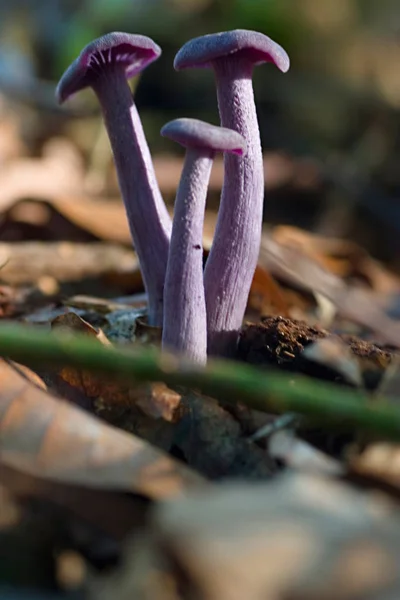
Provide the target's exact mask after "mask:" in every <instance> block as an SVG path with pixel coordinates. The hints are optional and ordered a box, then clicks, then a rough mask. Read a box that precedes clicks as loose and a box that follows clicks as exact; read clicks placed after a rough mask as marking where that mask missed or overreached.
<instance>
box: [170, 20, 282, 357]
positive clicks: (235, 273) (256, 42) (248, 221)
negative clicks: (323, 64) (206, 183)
mask: <svg viewBox="0 0 400 600" xmlns="http://www.w3.org/2000/svg"><path fill="white" fill-rule="evenodd" d="M263 62H272V63H274V64H275V65H276V66H277V67H278V68H279V69H280V70H281V71H283V72H286V71H287V70H288V68H289V58H288V56H287V54H286V52H285V51H284V50H283V48H281V46H279V45H278V44H276V43H275V42H273V41H272V40H271V39H270V38H268V37H267V36H265V35H263V34H262V33H258V32H255V31H246V30H241V29H238V30H235V31H228V32H223V33H216V34H211V35H205V36H202V37H199V38H195V39H193V40H190V41H189V42H187V43H186V44H185V45H184V46H183V47H182V48H181V49H180V50H179V52H178V54H177V55H176V57H175V61H174V66H175V69H177V70H180V69H185V68H188V67H211V68H212V69H214V73H215V79H216V86H217V96H218V108H219V113H220V118H221V125H223V126H224V127H228V128H230V129H234V130H235V131H238V132H239V133H240V134H241V135H242V136H243V137H244V139H245V140H246V142H247V154H246V155H245V156H244V157H238V156H233V155H226V156H225V180H224V186H223V189H222V195H221V204H220V210H219V215H218V221H217V226H216V232H215V237H214V242H213V245H212V248H211V251H210V255H209V257H208V260H207V264H206V268H205V273H204V286H205V294H206V305H207V322H208V351H209V353H211V354H215V353H218V354H224V353H226V352H228V351H229V346H230V344H231V337H232V332H233V333H234V332H235V331H237V330H238V329H239V328H240V326H241V324H242V321H243V317H244V313H245V310H246V304H247V299H248V295H249V291H250V287H251V282H252V279H253V275H254V271H255V268H256V266H257V259H258V254H259V249H260V242H261V229H262V213H263V200H264V174H263V158H262V150H261V141H260V132H259V128H258V121H257V113H256V107H255V103H254V94H253V86H252V73H253V67H254V66H255V65H258V64H260V63H263Z"/></svg>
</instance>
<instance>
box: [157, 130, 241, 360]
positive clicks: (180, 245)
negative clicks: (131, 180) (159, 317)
mask: <svg viewBox="0 0 400 600" xmlns="http://www.w3.org/2000/svg"><path fill="white" fill-rule="evenodd" d="M161 135H163V136H166V137H168V138H170V139H172V140H174V141H176V142H178V143H180V144H181V145H182V146H184V147H185V148H186V156H185V162H184V166H183V170H182V175H181V179H180V183H179V188H178V191H177V195H176V200H175V209H174V220H173V226H172V235H171V244H170V252H169V257H168V265H167V274H166V279H165V287H164V327H163V334H162V345H163V348H165V349H171V350H174V351H176V352H178V353H180V354H184V355H185V356H186V357H187V358H189V359H191V360H193V361H195V362H197V363H199V364H205V363H206V361H207V317H206V303H205V296H204V283H203V224H204V211H205V204H206V197H207V189H208V183H209V179H210V173H211V167H212V163H213V159H214V156H215V153H216V152H218V151H222V152H229V153H233V154H239V155H243V154H244V152H245V147H246V143H245V141H244V139H243V138H242V136H241V135H239V134H238V133H237V132H235V131H232V130H230V129H225V128H221V127H216V126H215V125H210V124H208V123H204V122H203V121H199V120H197V119H176V120H175V121H171V122H170V123H167V124H166V125H165V126H164V127H163V128H162V130H161Z"/></svg>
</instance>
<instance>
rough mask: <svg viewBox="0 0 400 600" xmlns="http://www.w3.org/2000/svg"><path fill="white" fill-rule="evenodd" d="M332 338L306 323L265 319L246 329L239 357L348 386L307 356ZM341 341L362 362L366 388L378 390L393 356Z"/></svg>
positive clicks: (360, 342) (356, 342) (359, 343)
mask: <svg viewBox="0 0 400 600" xmlns="http://www.w3.org/2000/svg"><path fill="white" fill-rule="evenodd" d="M330 335H331V334H330V332H328V331H327V330H325V329H320V328H319V327H316V326H314V327H311V326H309V325H307V324H306V323H304V322H302V321H295V320H291V319H285V318H283V317H265V318H263V319H262V322H261V323H260V324H247V325H245V326H244V328H243V330H242V332H241V334H240V338H239V344H238V352H237V357H238V358H239V360H242V361H244V362H248V363H250V364H254V365H273V366H276V367H279V368H281V369H284V370H287V371H293V372H299V373H305V374H307V375H311V376H313V377H318V378H321V379H327V380H332V381H337V382H342V383H344V382H345V380H344V378H343V376H341V375H340V374H338V373H337V371H335V370H333V369H332V368H330V367H329V365H328V366H327V365H321V364H318V363H316V362H314V361H310V360H308V359H307V357H306V356H304V349H305V348H307V347H308V346H309V345H310V344H312V343H314V342H316V341H317V340H320V339H323V338H327V337H329V336H330ZM339 337H340V339H342V340H343V341H344V342H345V343H346V344H347V345H348V347H349V348H350V350H351V352H352V354H353V355H354V356H355V357H356V358H357V359H358V360H360V361H361V364H362V369H361V370H362V374H363V377H364V382H365V384H366V385H367V386H368V387H370V388H375V387H376V386H377V385H378V382H379V380H380V378H381V377H382V374H383V373H384V371H385V369H386V368H387V367H388V365H389V364H390V362H391V360H392V354H391V353H390V352H387V351H385V350H382V349H381V348H379V347H378V346H376V345H375V344H372V343H370V342H367V341H363V340H361V339H358V338H355V337H352V336H339Z"/></svg>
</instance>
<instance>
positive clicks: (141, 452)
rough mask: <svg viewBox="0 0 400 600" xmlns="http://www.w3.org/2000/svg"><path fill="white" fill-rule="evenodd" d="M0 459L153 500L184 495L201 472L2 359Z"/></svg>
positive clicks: (40, 473) (51, 476) (39, 474)
mask: <svg viewBox="0 0 400 600" xmlns="http://www.w3.org/2000/svg"><path fill="white" fill-rule="evenodd" d="M0 381H1V392H0V462H1V464H3V465H4V466H6V467H11V468H14V469H17V470H20V471H23V472H26V473H28V474H30V475H33V476H37V477H43V478H45V479H51V480H55V481H58V482H63V483H71V484H78V485H84V486H87V487H98V488H103V489H117V490H130V491H135V492H137V493H141V494H143V495H145V496H149V497H150V498H157V499H160V498H166V497H170V496H175V495H176V494H180V493H183V492H184V491H185V490H186V489H188V488H189V487H192V486H194V485H198V484H200V483H201V482H202V479H201V477H200V476H198V475H196V474H195V473H193V472H191V471H190V470H189V469H188V468H187V467H185V466H184V465H183V464H181V463H179V462H178V461H176V460H174V459H172V458H171V457H169V456H168V455H167V454H164V453H163V452H161V451H159V450H157V449H155V448H153V447H152V446H150V445H149V444H147V443H146V442H145V441H143V440H140V439H139V438H137V437H135V436H133V435H130V434H128V433H125V432H123V431H120V430H118V429H115V428H114V427H111V426H109V425H106V424H105V423H103V422H101V421H100V420H98V419H97V418H95V417H93V416H91V415H89V414H87V413H86V412H84V411H82V410H80V409H79V408H77V407H75V406H73V405H71V404H69V403H67V402H64V401H61V400H58V399H56V398H54V397H52V396H51V395H50V394H48V393H47V392H45V391H44V390H41V389H39V388H38V387H36V386H34V385H32V384H30V383H29V382H28V381H27V379H26V378H24V377H22V376H21V375H20V374H18V373H17V372H16V371H15V369H13V368H12V367H11V366H10V365H8V364H7V363H5V362H0Z"/></svg>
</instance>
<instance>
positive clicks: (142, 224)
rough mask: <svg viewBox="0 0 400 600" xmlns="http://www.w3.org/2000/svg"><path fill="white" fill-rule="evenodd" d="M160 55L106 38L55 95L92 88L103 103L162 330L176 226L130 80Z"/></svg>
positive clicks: (88, 50) (143, 40)
mask: <svg viewBox="0 0 400 600" xmlns="http://www.w3.org/2000/svg"><path fill="white" fill-rule="evenodd" d="M160 54H161V49H160V48H159V46H157V44H155V43H154V42H153V40H151V39H150V38H148V37H145V36H143V35H132V34H128V33H120V32H114V33H108V34H106V35H104V36H103V37H101V38H98V39H96V40H94V41H93V42H91V43H90V44H88V45H87V46H86V47H85V48H84V49H83V50H82V52H81V54H80V55H79V56H78V58H77V59H76V60H75V61H74V62H73V63H72V64H71V65H70V67H69V68H68V69H67V70H66V71H65V73H64V75H63V76H62V78H61V80H60V82H59V84H58V86H57V91H56V96H57V99H58V101H59V102H60V103H62V102H64V101H65V100H66V99H67V98H69V96H71V95H72V94H75V93H76V92H78V91H79V90H82V89H83V88H85V87H91V88H93V90H94V92H95V93H96V95H97V97H98V99H99V102H100V105H101V108H102V111H103V117H104V122H105V125H106V128H107V132H108V135H109V138H110V142H111V147H112V151H113V155H114V160H115V164H116V168H117V173H118V180H119V186H120V189H121V194H122V198H123V201H124V204H125V209H126V212H127V216H128V221H129V227H130V231H131V235H132V239H133V243H134V245H135V249H136V251H137V254H138V257H139V262H140V267H141V271H142V275H143V281H144V285H145V288H146V291H147V294H148V302H149V317H148V318H149V323H150V324H151V325H159V326H161V325H162V318H163V288H164V280H165V272H166V267H167V256H168V250H169V239H170V235H171V227H172V225H171V219H170V217H169V214H168V211H167V209H166V206H165V204H164V201H163V199H162V197H161V193H160V190H159V187H158V184H157V180H156V176H155V173H154V168H153V163H152V159H151V155H150V151H149V148H148V145H147V141H146V138H145V135H144V132H143V127H142V123H141V120H140V117H139V114H138V111H137V109H136V105H135V103H134V101H133V98H132V93H131V90H130V88H129V85H128V82H127V80H128V79H130V78H131V77H133V76H134V75H136V74H137V73H140V72H141V71H143V69H145V68H146V67H147V66H148V65H149V64H150V63H152V62H153V61H154V60H156V59H157V58H158V57H159V56H160Z"/></svg>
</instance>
